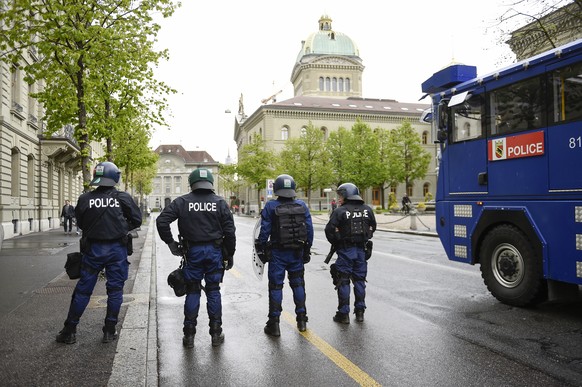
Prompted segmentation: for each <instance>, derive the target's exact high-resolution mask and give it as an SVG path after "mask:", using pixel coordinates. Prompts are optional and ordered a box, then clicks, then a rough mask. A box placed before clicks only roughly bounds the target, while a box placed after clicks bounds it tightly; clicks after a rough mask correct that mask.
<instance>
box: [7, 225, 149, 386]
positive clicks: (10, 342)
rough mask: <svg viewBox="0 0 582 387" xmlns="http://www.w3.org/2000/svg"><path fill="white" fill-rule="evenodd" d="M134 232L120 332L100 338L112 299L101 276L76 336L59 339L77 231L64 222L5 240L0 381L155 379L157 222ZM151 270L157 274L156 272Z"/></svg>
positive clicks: (67, 382)
mask: <svg viewBox="0 0 582 387" xmlns="http://www.w3.org/2000/svg"><path fill="white" fill-rule="evenodd" d="M152 221H153V218H147V221H146V222H145V223H144V225H143V226H142V227H141V230H140V231H138V235H139V237H138V238H137V239H134V254H133V255H132V256H130V257H129V261H130V263H131V265H130V267H129V278H128V280H127V281H126V284H125V288H124V297H123V305H122V309H121V313H120V322H119V324H118V329H119V333H120V334H119V339H118V340H117V341H116V342H113V343H110V344H103V343H101V337H102V335H103V333H102V331H101V327H102V326H103V320H104V318H105V309H106V306H107V301H106V300H107V291H106V289H105V280H103V279H99V280H98V281H97V284H96V286H95V290H94V292H93V295H92V297H91V300H90V302H89V305H88V307H87V309H86V311H85V313H84V314H83V317H82V318H81V323H80V324H79V327H78V329H77V343H75V344H72V345H66V344H60V343H57V342H56V341H55V336H56V334H57V333H58V332H59V330H60V329H61V328H62V326H63V321H64V319H65V318H66V315H67V310H68V307H69V303H70V300H71V295H72V293H73V290H74V287H75V285H76V283H77V281H74V280H70V279H69V278H68V277H67V275H66V274H65V273H64V268H63V266H64V264H65V261H66V255H67V253H71V252H74V251H78V249H79V236H77V235H65V234H64V232H63V230H62V229H60V228H59V229H54V230H49V231H43V232H37V233H31V234H27V235H22V236H17V237H15V238H11V239H7V240H4V241H3V243H2V248H1V249H0V266H2V270H1V271H0V292H1V294H0V300H1V304H0V311H1V314H0V359H1V360H0V380H2V385H9V386H49V385H51V386H57V385H58V386H105V385H111V386H121V385H123V386H128V385H130V386H140V385H141V386H145V385H150V386H157V380H158V375H157V345H156V344H157V343H156V341H157V340H156V337H155V334H156V331H157V329H156V326H155V323H156V317H155V313H156V302H155V301H156V300H155V297H156V293H155V289H156V288H155V286H151V283H152V281H155V265H154V264H153V262H152V256H153V254H154V253H153V252H154V249H153V242H154V240H155V239H154V237H153V236H154V234H153V233H154V230H155V225H154V224H153V223H152ZM152 271H153V273H152Z"/></svg>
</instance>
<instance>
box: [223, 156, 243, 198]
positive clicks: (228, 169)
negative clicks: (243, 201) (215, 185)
mask: <svg viewBox="0 0 582 387" xmlns="http://www.w3.org/2000/svg"><path fill="white" fill-rule="evenodd" d="M218 173H219V175H220V178H221V181H222V184H223V187H224V192H228V193H234V195H235V196H236V199H235V202H234V203H232V202H231V203H230V204H231V206H232V205H233V204H236V205H238V204H239V203H238V197H239V191H240V189H241V187H242V181H240V180H239V179H238V176H237V165H236V164H219V165H218Z"/></svg>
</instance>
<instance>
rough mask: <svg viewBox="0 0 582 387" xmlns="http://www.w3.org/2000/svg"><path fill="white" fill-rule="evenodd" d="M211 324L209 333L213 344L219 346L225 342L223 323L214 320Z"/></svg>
mask: <svg viewBox="0 0 582 387" xmlns="http://www.w3.org/2000/svg"><path fill="white" fill-rule="evenodd" d="M209 325H210V331H209V333H210V337H211V340H212V346H213V347H218V346H219V345H221V344H222V343H224V333H222V324H221V323H219V322H216V321H213V322H211V323H210V324H209Z"/></svg>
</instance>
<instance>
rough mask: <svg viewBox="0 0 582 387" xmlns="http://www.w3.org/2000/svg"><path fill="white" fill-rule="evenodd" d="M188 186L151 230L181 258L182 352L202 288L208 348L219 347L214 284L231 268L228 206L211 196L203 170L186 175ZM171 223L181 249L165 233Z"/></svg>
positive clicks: (231, 228) (217, 295) (231, 222)
mask: <svg viewBox="0 0 582 387" xmlns="http://www.w3.org/2000/svg"><path fill="white" fill-rule="evenodd" d="M188 183H189V184H190V189H191V192H189V193H187V194H186V195H183V196H180V197H178V198H176V199H174V200H173V201H172V202H171V203H170V204H169V205H168V206H166V207H165V208H164V210H163V211H162V212H161V213H160V215H159V216H158V218H157V219H156V225H157V229H158V234H159V235H160V238H161V239H162V240H163V241H164V242H166V243H167V244H168V247H169V248H170V251H171V252H172V254H174V255H176V256H183V255H184V254H185V265H184V267H183V269H182V270H183V273H184V279H185V283H186V301H185V303H184V328H183V332H184V337H183V339H182V344H183V345H184V346H185V347H187V348H192V347H194V335H195V334H196V324H197V319H198V311H199V309H200V296H201V291H202V289H204V292H205V293H206V302H207V311H208V318H209V327H210V330H209V333H210V336H211V342H212V346H214V347H216V346H219V345H221V344H222V343H223V342H224V333H223V332H222V300H221V295H220V283H221V282H222V279H223V277H224V271H225V270H230V269H231V268H232V266H233V257H234V252H235V249H236V236H235V231H236V229H235V225H234V218H233V216H232V212H231V211H230V209H229V208H228V204H227V203H226V201H225V200H224V199H223V198H222V197H220V196H218V195H216V194H215V193H214V177H213V176H212V172H210V171H209V170H207V169H204V168H198V169H195V170H194V171H192V173H190V176H189V177H188ZM175 220H177V221H178V230H179V233H180V237H181V238H182V239H183V242H182V244H179V243H178V242H176V240H175V239H174V237H173V235H172V231H171V229H170V224H171V223H172V222H174V221H175ZM202 280H204V283H205V284H204V287H203V286H202Z"/></svg>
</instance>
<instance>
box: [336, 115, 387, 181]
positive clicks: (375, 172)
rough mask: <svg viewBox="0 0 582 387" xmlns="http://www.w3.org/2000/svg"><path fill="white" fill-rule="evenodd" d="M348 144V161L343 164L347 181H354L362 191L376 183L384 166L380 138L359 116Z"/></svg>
mask: <svg viewBox="0 0 582 387" xmlns="http://www.w3.org/2000/svg"><path fill="white" fill-rule="evenodd" d="M347 144H348V148H349V150H348V152H346V153H347V158H346V160H347V161H348V162H347V163H345V164H344V165H343V168H344V170H345V178H346V179H347V180H346V181H350V182H352V183H354V184H355V185H356V186H357V187H358V188H359V189H360V190H362V191H364V190H366V189H368V188H370V187H372V186H374V185H376V184H377V182H378V176H380V174H381V173H382V167H381V162H380V149H379V143H378V138H377V137H376V136H374V134H373V132H372V129H371V128H370V125H368V124H366V123H365V122H363V121H361V120H360V119H359V118H358V119H357V120H356V122H355V123H354V125H353V126H352V131H351V136H350V140H349V141H348V142H347ZM344 182H345V181H344Z"/></svg>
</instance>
